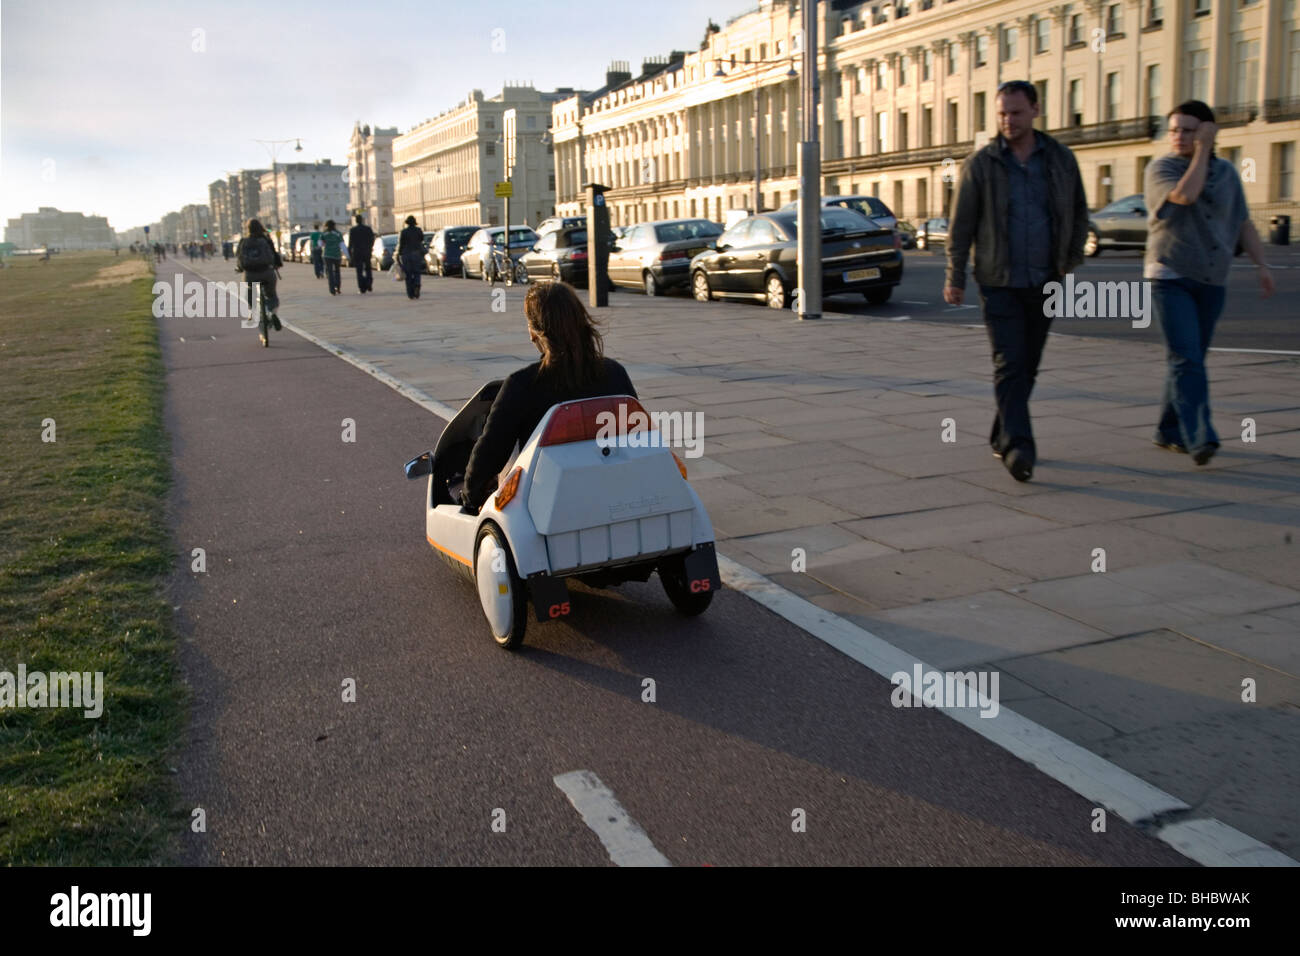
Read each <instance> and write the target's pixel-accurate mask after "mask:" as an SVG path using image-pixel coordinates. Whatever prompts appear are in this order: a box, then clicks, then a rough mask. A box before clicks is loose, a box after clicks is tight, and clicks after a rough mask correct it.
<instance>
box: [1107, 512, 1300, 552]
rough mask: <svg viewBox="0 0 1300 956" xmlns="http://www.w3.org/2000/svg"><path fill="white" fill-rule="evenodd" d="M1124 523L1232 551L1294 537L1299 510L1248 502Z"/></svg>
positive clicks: (1203, 545)
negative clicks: (1288, 536) (1289, 536)
mask: <svg viewBox="0 0 1300 956" xmlns="http://www.w3.org/2000/svg"><path fill="white" fill-rule="evenodd" d="M1125 523H1126V524H1128V525H1129V527H1132V528H1138V529H1140V530H1142V531H1151V532H1154V533H1156V534H1163V535H1165V536H1167V537H1171V538H1180V539H1181V540H1183V541H1190V542H1192V543H1193V544H1196V545H1198V546H1200V547H1203V548H1209V549H1210V550H1214V551H1236V550H1244V549H1247V548H1258V547H1260V546H1262V545H1270V544H1281V543H1283V542H1284V541H1285V538H1286V536H1287V535H1288V534H1289V535H1291V536H1292V537H1294V536H1295V534H1296V531H1297V529H1300V509H1296V508H1282V507H1278V506H1276V505H1273V504H1270V503H1268V502H1263V503H1256V502H1252V503H1249V504H1232V505H1220V506H1216V507H1213V508H1203V509H1200V510H1197V511H1188V512H1183V513H1180V514H1165V515H1152V516H1150V517H1146V518H1132V519H1129V520H1128V521H1126V522H1125Z"/></svg>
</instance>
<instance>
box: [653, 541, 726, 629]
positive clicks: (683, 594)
mask: <svg viewBox="0 0 1300 956" xmlns="http://www.w3.org/2000/svg"><path fill="white" fill-rule="evenodd" d="M659 583H660V584H662V585H663V586H664V593H665V594H667V595H668V600H670V601H672V602H673V607H675V608H676V609H677V613H678V614H684V615H686V616H687V617H695V616H696V615H697V614H703V613H704V612H705V610H707V609H708V606H709V605H710V604H711V603H713V592H712V591H692V590H691V588H690V582H688V581H687V580H686V562H685V560H684V559H683V558H682V557H680V556H678V557H676V558H670V559H668V560H666V561H663V562H661V563H660V565H659Z"/></svg>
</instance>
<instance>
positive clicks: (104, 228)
mask: <svg viewBox="0 0 1300 956" xmlns="http://www.w3.org/2000/svg"><path fill="white" fill-rule="evenodd" d="M116 241H117V237H116V235H115V233H114V232H113V230H112V229H111V228H110V227H109V225H108V220H107V219H106V218H105V217H103V216H87V215H85V214H84V213H79V212H60V211H59V210H58V209H55V208H54V207H52V206H41V207H40V208H39V209H37V210H36V212H25V213H23V214H22V215H21V216H19V217H18V218H17V219H10V220H9V222H8V224H7V225H6V227H5V242H12V243H13V244H14V246H15V247H16V248H18V249H44V248H50V249H107V248H109V247H110V246H112V245H113V244H114V243H115V242H116Z"/></svg>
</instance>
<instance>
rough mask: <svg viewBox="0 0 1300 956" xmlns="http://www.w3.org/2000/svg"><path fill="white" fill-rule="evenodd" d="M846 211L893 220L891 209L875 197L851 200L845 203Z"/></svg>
mask: <svg viewBox="0 0 1300 956" xmlns="http://www.w3.org/2000/svg"><path fill="white" fill-rule="evenodd" d="M844 208H845V209H852V210H855V211H856V212H860V213H862V215H864V216H868V217H869V216H885V217H887V218H891V219H892V218H893V215H894V214H893V213H892V212H890V211H889V207H888V206H886V205H885V204H884V203H883V202H881V201H880V200H879V199H877V198H876V197H875V196H864V197H862V198H861V199H850V200H848V201H847V202H845V203H844Z"/></svg>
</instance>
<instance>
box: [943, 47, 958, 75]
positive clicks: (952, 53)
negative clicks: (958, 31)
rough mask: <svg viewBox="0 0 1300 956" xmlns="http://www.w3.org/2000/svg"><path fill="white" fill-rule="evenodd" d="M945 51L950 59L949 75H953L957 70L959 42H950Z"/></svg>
mask: <svg viewBox="0 0 1300 956" xmlns="http://www.w3.org/2000/svg"><path fill="white" fill-rule="evenodd" d="M945 53H946V56H947V59H948V75H949V76H953V75H954V74H956V72H957V44H955V43H949V44H948V45H947V47H946V48H945Z"/></svg>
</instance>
